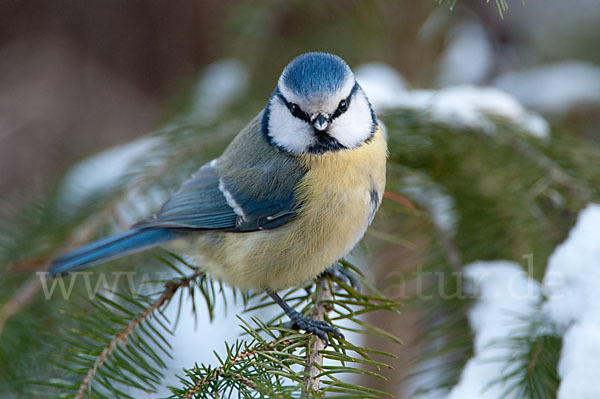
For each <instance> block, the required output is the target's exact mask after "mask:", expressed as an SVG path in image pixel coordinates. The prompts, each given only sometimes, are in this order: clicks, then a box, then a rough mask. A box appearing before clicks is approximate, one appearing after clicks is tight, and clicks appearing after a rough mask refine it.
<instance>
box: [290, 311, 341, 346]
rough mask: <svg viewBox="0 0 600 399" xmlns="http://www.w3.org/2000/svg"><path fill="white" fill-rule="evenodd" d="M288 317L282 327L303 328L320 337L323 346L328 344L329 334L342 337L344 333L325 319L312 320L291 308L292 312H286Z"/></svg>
mask: <svg viewBox="0 0 600 399" xmlns="http://www.w3.org/2000/svg"><path fill="white" fill-rule="evenodd" d="M286 314H287V316H288V317H289V318H290V321H289V322H288V323H285V324H284V327H286V328H291V329H293V330H303V331H306V332H307V333H311V334H314V335H316V336H317V337H319V338H321V340H322V341H323V342H324V343H325V346H327V345H329V335H328V334H332V335H334V336H336V337H338V338H342V339H343V338H344V334H342V332H341V331H340V329H339V328H337V327H334V326H332V325H331V324H329V323H328V322H326V321H320V320H314V319H311V318H309V317H306V316H303V315H302V314H301V313H300V312H298V311H296V310H293V311H292V312H289V313H288V312H286Z"/></svg>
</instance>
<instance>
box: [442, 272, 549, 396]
mask: <svg viewBox="0 0 600 399" xmlns="http://www.w3.org/2000/svg"><path fill="white" fill-rule="evenodd" d="M464 270H465V277H466V278H467V279H468V280H469V281H471V283H472V287H473V289H474V290H475V291H476V292H477V293H478V294H479V296H478V299H477V303H476V304H475V306H474V307H473V308H472V309H471V310H470V311H469V322H470V324H471V327H472V329H473V332H474V333H475V339H474V352H475V356H474V357H473V358H471V359H470V360H469V361H468V362H467V365H466V366H465V368H464V370H463V372H462V375H461V377H460V381H459V383H458V384H457V385H456V386H455V387H454V388H453V389H452V391H451V392H450V394H449V396H448V398H447V399H466V398H468V399H470V398H473V399H474V398H478V399H497V398H500V397H504V398H517V396H516V395H515V394H514V393H512V395H510V394H509V396H504V394H505V390H506V388H507V384H506V381H499V382H497V383H494V384H492V382H494V381H496V380H497V379H498V377H500V376H501V375H506V374H509V373H510V372H511V371H514V365H512V364H511V359H514V357H515V356H517V355H519V353H515V350H514V349H512V348H510V347H508V346H506V345H494V343H497V342H498V341H500V342H506V341H507V340H509V339H511V338H513V337H514V336H515V334H516V332H517V331H518V330H520V329H522V328H524V327H526V326H527V320H528V319H531V318H532V317H533V316H534V315H535V314H536V313H537V309H538V304H539V303H540V301H541V299H542V293H541V287H540V285H539V284H538V283H537V282H536V281H534V280H532V279H530V278H529V277H528V276H527V274H526V273H525V272H524V271H523V269H522V268H521V266H519V265H518V264H516V263H514V262H509V261H493V262H474V263H471V264H469V265H467V266H465V269H464ZM503 359H506V361H503Z"/></svg>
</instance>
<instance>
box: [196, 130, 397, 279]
mask: <svg viewBox="0 0 600 399" xmlns="http://www.w3.org/2000/svg"><path fill="white" fill-rule="evenodd" d="M386 158H387V144H386V141H385V138H384V136H383V133H382V132H381V130H380V129H379V128H378V129H377V131H376V132H375V134H374V136H373V137H372V139H371V140H369V141H368V142H367V143H364V144H363V145H361V146H360V147H357V148H355V149H351V150H342V151H337V152H332V153H326V154H322V155H302V156H301V161H302V162H303V163H304V166H305V167H306V169H307V170H308V171H307V173H306V175H305V176H304V177H303V178H302V180H301V183H300V185H299V187H298V189H297V192H296V194H297V198H298V200H299V201H300V202H301V204H302V206H301V208H300V210H299V212H298V215H297V216H296V218H295V219H294V220H293V221H292V222H290V223H288V224H286V225H284V226H282V227H280V228H278V229H274V230H268V231H259V232H254V233H248V234H239V233H235V234H231V233H229V234H227V233H225V234H223V233H221V234H208V235H202V238H200V240H199V241H198V242H197V243H196V244H195V245H197V246H205V247H206V248H205V249H206V251H208V252H209V253H210V255H209V256H208V258H207V257H203V259H202V262H205V264H206V265H207V266H208V271H209V272H210V273H211V274H212V275H213V277H215V278H218V279H221V280H223V281H225V282H227V283H229V284H231V285H234V286H237V287H239V288H242V289H271V290H274V291H276V290H281V289H284V288H288V287H291V286H296V285H300V284H302V283H304V282H306V281H308V280H310V279H312V278H314V277H316V276H317V275H318V274H320V273H321V272H323V271H324V270H325V269H326V268H327V267H329V266H330V265H332V264H333V263H334V262H335V261H336V260H338V259H339V258H341V257H342V256H344V255H346V254H347V253H348V252H349V251H350V250H351V249H352V248H353V247H354V246H355V245H356V243H357V242H358V241H359V240H360V239H361V238H362V236H363V234H364V232H365V230H366V228H367V227H368V225H369V223H370V221H371V219H372V216H373V214H374V212H375V211H376V210H377V208H378V207H379V204H380V202H381V198H382V197H383V191H384V186H385V163H386ZM216 248H218V250H216V251H215V249H216ZM210 265H213V266H212V267H210Z"/></svg>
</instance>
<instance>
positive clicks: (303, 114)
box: [277, 93, 310, 124]
mask: <svg viewBox="0 0 600 399" xmlns="http://www.w3.org/2000/svg"><path fill="white" fill-rule="evenodd" d="M277 97H279V99H280V100H281V102H282V103H283V104H285V106H286V107H287V109H289V110H290V113H291V114H292V115H294V116H295V117H296V118H298V119H301V120H303V121H304V122H306V123H308V124H310V115H308V114H307V113H306V112H304V111H303V110H302V108H300V106H298V105H297V104H292V103H291V102H289V101H288V100H286V99H285V97H284V96H283V95H282V94H281V93H277ZM294 105H295V106H296V107H298V109H297V110H294V107H293V106H294Z"/></svg>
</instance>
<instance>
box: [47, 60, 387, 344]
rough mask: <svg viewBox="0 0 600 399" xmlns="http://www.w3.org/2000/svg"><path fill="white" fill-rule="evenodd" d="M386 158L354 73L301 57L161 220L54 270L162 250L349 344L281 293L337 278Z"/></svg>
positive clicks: (372, 202) (370, 211)
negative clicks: (328, 274) (329, 274)
mask: <svg viewBox="0 0 600 399" xmlns="http://www.w3.org/2000/svg"><path fill="white" fill-rule="evenodd" d="M386 160H387V140H386V137H385V135H384V133H383V130H382V128H381V124H380V122H379V121H378V119H377V117H376V115H375V113H374V111H373V108H372V107H371V104H370V102H369V100H368V98H367V95H366V93H365V92H364V90H363V89H362V88H361V86H360V84H359V83H358V82H357V80H356V78H355V77H354V74H353V72H352V70H351V68H350V67H349V66H348V64H347V63H346V62H345V61H344V60H343V59H342V58H340V57H338V56H336V55H333V54H329V53H323V52H310V53H305V54H302V55H299V56H297V57H296V58H294V59H293V60H292V61H291V62H290V63H289V64H288V65H287V66H286V67H285V68H284V69H283V72H282V73H281V75H280V77H279V79H278V81H277V84H276V87H275V89H274V90H273V92H272V94H271V96H270V98H269V100H268V102H267V105H266V106H265V107H264V109H262V110H261V111H260V112H259V113H258V114H257V115H256V116H255V117H254V118H253V119H252V120H251V121H250V122H249V123H248V125H247V126H246V127H244V128H243V129H242V130H241V131H240V132H239V133H238V134H237V136H236V137H235V138H234V139H233V140H232V142H231V143H230V144H229V145H228V146H227V147H226V149H225V150H224V152H223V153H222V155H221V156H219V157H218V158H216V159H214V160H212V161H210V162H208V163H206V164H205V165H203V166H202V167H200V169H199V170H198V171H197V172H196V173H194V174H193V175H192V177H191V178H190V179H188V180H187V181H185V182H183V184H182V185H181V186H180V188H179V189H178V190H177V191H175V192H174V193H173V194H172V195H171V196H170V198H169V199H168V200H167V201H166V202H165V203H164V205H163V206H162V207H161V208H160V210H159V211H158V212H156V213H155V214H154V215H152V216H151V217H149V218H147V219H144V220H142V221H140V222H138V223H136V224H135V225H133V226H132V227H131V228H130V230H128V231H126V232H123V233H120V234H117V235H114V236H111V237H108V238H104V239H100V240H98V241H96V242H93V243H91V244H88V245H86V246H83V247H81V248H79V249H76V250H74V251H72V252H70V253H66V254H64V255H62V256H60V257H58V258H56V259H54V260H53V261H52V262H51V265H50V268H49V273H50V275H53V276H57V275H64V274H68V273H69V272H73V271H77V270H81V269H83V268H87V267H89V266H92V265H96V264H99V263H103V262H106V261H108V260H111V259H114V258H119V257H122V256H125V255H128V254H131V253H135V252H139V251H142V250H145V249H148V248H151V247H154V246H161V247H164V248H166V249H168V250H170V251H173V252H176V253H180V254H183V255H186V256H189V257H192V258H193V259H195V261H196V262H197V264H198V265H199V267H201V269H202V270H204V271H206V272H207V273H208V275H209V276H211V277H212V278H214V279H216V280H220V281H222V282H224V283H226V284H228V285H230V286H232V287H236V288H239V289H241V290H244V291H256V292H266V293H267V294H268V295H269V296H270V297H271V298H272V299H273V300H274V301H275V302H276V303H277V304H278V305H279V306H280V307H281V308H282V309H283V311H284V312H285V314H286V315H287V316H288V317H289V319H290V322H291V323H292V325H293V326H294V327H295V328H297V329H301V330H304V331H306V332H308V333H312V334H315V335H317V336H319V337H320V338H322V339H323V340H325V341H327V339H328V334H333V335H336V336H343V335H342V334H341V332H340V331H339V329H337V328H335V327H333V326H332V325H331V324H329V323H327V322H325V321H318V320H313V319H311V318H309V317H306V316H304V315H302V314H301V313H300V312H298V311H296V310H295V309H293V308H292V307H291V306H289V305H288V304H287V303H286V302H285V301H284V300H283V299H282V298H281V297H280V296H279V294H277V292H278V291H281V290H284V289H287V288H290V287H294V286H300V285H302V284H305V283H307V282H310V281H311V280H313V279H315V278H316V277H318V276H319V275H320V274H322V273H323V272H324V271H326V270H333V271H334V272H335V270H336V269H335V267H336V266H332V265H336V264H337V263H336V262H337V260H339V259H340V258H342V257H343V256H345V255H346V254H348V253H349V252H350V251H351V250H352V248H353V247H354V246H355V245H356V244H357V243H358V242H359V241H360V240H361V238H362V237H363V235H364V234H365V231H366V229H367V227H368V226H369V225H370V223H371V221H372V220H373V217H374V215H375V213H376V212H377V210H378V208H379V206H380V204H381V200H382V197H383V193H384V188H385V174H386Z"/></svg>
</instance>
